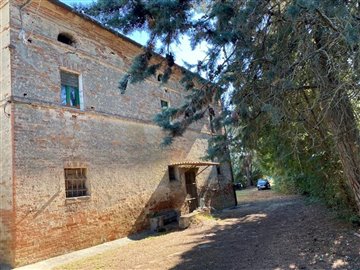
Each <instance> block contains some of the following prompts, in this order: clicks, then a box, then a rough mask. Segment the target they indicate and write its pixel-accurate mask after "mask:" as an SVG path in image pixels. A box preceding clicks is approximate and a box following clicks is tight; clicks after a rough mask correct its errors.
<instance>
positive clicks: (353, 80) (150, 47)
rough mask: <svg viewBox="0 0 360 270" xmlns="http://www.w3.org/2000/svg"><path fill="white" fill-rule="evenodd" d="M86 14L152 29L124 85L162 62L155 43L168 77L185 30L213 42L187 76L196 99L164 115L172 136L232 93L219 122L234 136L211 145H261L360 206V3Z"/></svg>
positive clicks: (179, 1)
mask: <svg viewBox="0 0 360 270" xmlns="http://www.w3.org/2000/svg"><path fill="white" fill-rule="evenodd" d="M86 12H87V13H88V14H90V15H92V16H96V17H97V18H98V19H99V20H100V21H101V22H102V23H104V24H107V25H109V26H111V27H114V28H116V29H119V30H121V31H122V32H124V33H129V32H131V31H134V30H139V29H140V30H144V31H148V32H149V33H150V39H149V41H148V43H147V46H145V47H144V53H143V54H141V55H139V56H137V57H136V58H135V60H134V62H133V65H132V67H131V68H130V69H129V72H128V74H126V75H125V76H124V77H123V78H122V79H121V82H120V88H121V89H122V90H123V91H124V90H125V89H126V86H127V84H128V83H136V82H138V81H141V80H143V79H145V78H146V77H148V76H151V75H153V74H155V72H156V70H157V69H159V68H160V65H159V64H155V65H154V64H150V62H151V61H150V60H151V57H152V53H151V52H152V51H154V50H157V52H158V53H160V54H163V55H164V56H165V59H166V71H165V73H164V76H163V78H162V80H163V82H166V81H167V80H168V78H169V77H170V76H171V73H172V69H173V66H174V59H175V58H176V55H175V54H174V52H173V51H172V50H171V48H172V47H171V45H172V44H175V43H177V42H179V40H181V37H182V36H184V35H186V36H189V37H190V38H191V43H192V46H193V47H194V48H195V47H196V46H197V45H199V44H200V43H202V42H206V43H207V44H208V50H207V53H206V57H205V58H204V59H203V60H202V61H199V62H198V64H197V65H195V66H190V65H189V66H188V69H189V70H190V71H192V72H185V73H184V76H183V78H182V81H181V82H182V84H183V86H184V89H185V90H186V91H187V92H188V98H187V101H186V102H185V103H184V104H183V105H182V106H180V107H179V108H169V109H168V110H164V111H163V113H162V114H160V115H158V116H157V118H156V121H157V123H158V124H159V125H160V126H161V127H162V128H163V129H164V130H166V131H167V132H168V135H169V136H168V137H167V141H168V142H171V140H172V138H174V137H176V136H181V135H182V134H183V133H184V131H185V130H186V128H187V127H188V126H189V125H191V123H193V122H194V121H197V120H198V119H199V118H201V117H203V116H204V115H205V114H206V113H207V106H208V104H209V103H211V102H212V100H214V99H215V100H219V99H221V97H224V94H225V93H226V94H225V95H226V97H227V99H226V100H227V102H228V103H227V104H225V106H224V111H223V112H222V114H221V115H218V116H217V117H215V119H214V120H213V122H214V126H215V127H218V128H221V127H223V126H225V127H227V130H228V131H229V136H221V135H219V136H214V137H213V139H212V140H211V142H210V145H211V146H212V148H211V149H212V150H214V151H212V150H210V152H211V153H217V154H219V153H221V149H223V147H224V146H226V147H227V146H230V147H232V148H233V149H252V150H256V151H257V152H258V155H259V157H260V158H261V160H262V163H263V165H264V166H265V167H266V166H267V167H268V168H267V169H268V170H272V171H273V172H275V171H277V173H278V174H281V175H282V177H284V178H288V179H290V178H291V179H292V180H293V181H295V182H296V183H297V184H295V186H297V188H299V186H300V188H301V189H302V190H303V191H306V192H308V189H307V188H306V187H301V185H302V184H303V183H305V184H306V185H309V183H310V182H312V181H313V182H314V183H320V186H321V185H325V186H326V187H329V188H330V187H334V186H337V187H340V188H337V189H336V190H335V192H332V193H331V194H332V195H331V196H333V197H332V198H330V200H335V199H336V198H335V197H336V196H338V194H336V192H337V191H341V192H343V193H344V194H348V193H347V192H346V190H350V193H349V194H350V196H348V195H344V196H343V198H346V199H345V200H350V201H353V202H354V205H356V209H357V212H358V213H360V136H359V112H360V105H359V103H360V91H359V60H360V55H359V45H360V39H359V38H360V35H359V34H360V33H359V32H360V5H359V3H358V2H357V1H339V0H323V1H314V0H286V1H282V0H281V1H280V0H265V1H264V0H217V1H208V0H193V1H191V0H151V1H150V0H148V1H146V0H128V1H125V0H111V1H108V0H98V1H97V3H95V4H94V5H93V6H91V7H89V8H87V9H86ZM159 41H160V43H161V46H160V48H157V47H156V44H157V42H159ZM202 77H204V78H205V79H206V80H202ZM195 80H202V82H203V83H202V84H201V86H199V84H197V83H194V81H195ZM174 119H176V120H174ZM270 167H271V168H270ZM302 177H303V178H306V179H307V180H306V181H301V178H302ZM309 178H311V180H309ZM316 179H319V180H316ZM321 179H323V180H322V181H321ZM317 181H318V182H317ZM321 183H322V184H321ZM345 183H346V185H345ZM321 189H323V188H319V190H321ZM325 192H326V191H324V189H323V190H322V194H323V195H324V196H327V195H326V193H325ZM339 196H340V195H339ZM334 198H335V199H334Z"/></svg>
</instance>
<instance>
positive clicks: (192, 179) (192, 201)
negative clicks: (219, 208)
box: [185, 171, 199, 213]
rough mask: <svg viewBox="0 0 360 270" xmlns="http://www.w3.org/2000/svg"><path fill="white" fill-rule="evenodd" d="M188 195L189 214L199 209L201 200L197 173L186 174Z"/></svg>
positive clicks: (189, 172) (188, 172)
mask: <svg viewBox="0 0 360 270" xmlns="http://www.w3.org/2000/svg"><path fill="white" fill-rule="evenodd" d="M185 184H186V193H187V194H188V195H189V196H188V199H187V202H188V204H189V213H191V212H193V211H194V210H195V209H196V208H198V207H199V198H198V193H197V187H196V172H195V171H187V172H185Z"/></svg>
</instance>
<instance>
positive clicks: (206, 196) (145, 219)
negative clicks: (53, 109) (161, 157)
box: [130, 168, 234, 234]
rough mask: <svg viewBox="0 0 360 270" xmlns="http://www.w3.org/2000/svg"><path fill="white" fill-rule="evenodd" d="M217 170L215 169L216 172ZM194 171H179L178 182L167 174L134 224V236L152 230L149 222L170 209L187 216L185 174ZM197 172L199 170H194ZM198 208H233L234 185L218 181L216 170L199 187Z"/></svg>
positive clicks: (180, 169)
mask: <svg viewBox="0 0 360 270" xmlns="http://www.w3.org/2000/svg"><path fill="white" fill-rule="evenodd" d="M213 170H215V168H214V169H213ZM188 171H194V169H193V168H192V169H187V168H179V169H178V171H177V179H176V180H173V181H169V177H168V172H167V171H166V172H165V174H164V175H163V177H162V180H161V181H160V183H159V184H158V185H157V188H156V189H155V191H154V192H153V193H152V195H151V197H150V199H149V200H148V201H147V202H146V203H145V205H144V207H143V209H142V210H141V213H140V214H139V215H138V217H137V219H136V221H135V222H134V223H133V226H132V229H131V232H130V233H131V234H133V233H137V232H139V231H141V230H144V229H148V228H149V227H150V224H149V219H150V218H151V217H153V216H155V215H157V214H160V213H161V212H164V211H167V210H176V211H178V212H181V213H188V212H189V207H190V205H188V203H187V196H188V194H187V190H186V186H185V182H186V180H185V173H186V172H188ZM195 172H198V170H195ZM197 190H198V199H199V200H198V206H200V207H201V206H207V207H209V206H210V207H213V208H216V209H222V208H224V207H228V206H234V199H232V197H233V194H234V193H233V187H232V184H231V183H228V184H223V183H222V182H221V179H220V180H218V179H217V176H216V174H214V171H213V172H212V173H211V174H209V175H208V177H206V180H205V181H204V182H202V183H201V186H200V187H199V186H197Z"/></svg>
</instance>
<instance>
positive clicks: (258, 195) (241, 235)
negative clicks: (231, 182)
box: [57, 189, 360, 270]
mask: <svg viewBox="0 0 360 270" xmlns="http://www.w3.org/2000/svg"><path fill="white" fill-rule="evenodd" d="M238 198H239V206H238V207H237V208H235V209H231V210H226V211H222V212H221V213H218V214H216V215H215V217H214V218H212V217H206V216H205V217H200V218H199V219H197V221H196V222H194V224H192V225H191V227H190V228H188V229H186V230H183V231H175V232H171V233H167V234H162V235H157V236H151V237H148V238H146V239H143V240H139V241H135V242H132V243H130V244H128V245H126V246H123V247H121V248H118V249H114V250H110V251H107V252H105V253H103V254H99V255H97V256H94V257H89V258H86V259H82V260H81V261H76V262H74V263H71V264H68V265H64V266H61V267H58V268H57V269H73V270H75V269H76V270H79V269H177V270H182V269H184V270H185V269H186V270H188V269H207V270H209V269H249V270H257V269H259V270H266V269H272V270H282V269H351V270H360V230H359V229H358V228H351V227H349V226H347V225H345V224H343V223H341V222H340V221H339V220H337V219H336V218H334V217H333V216H332V215H331V214H330V213H329V211H328V210H326V209H325V208H324V207H323V206H321V205H318V204H308V203H306V202H305V201H304V199H303V198H302V197H299V196H281V195H277V194H276V193H274V192H273V191H269V190H265V191H257V190H255V189H248V190H243V191H240V192H238Z"/></svg>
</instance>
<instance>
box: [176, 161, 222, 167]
mask: <svg viewBox="0 0 360 270" xmlns="http://www.w3.org/2000/svg"><path fill="white" fill-rule="evenodd" d="M216 165H220V163H219V162H206V161H179V162H173V163H170V164H169V166H194V167H200V166H216Z"/></svg>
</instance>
